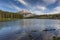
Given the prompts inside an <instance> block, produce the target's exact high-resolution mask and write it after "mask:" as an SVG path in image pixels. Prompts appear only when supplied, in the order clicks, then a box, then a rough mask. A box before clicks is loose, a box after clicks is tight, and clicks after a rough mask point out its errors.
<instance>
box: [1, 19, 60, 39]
mask: <svg viewBox="0 0 60 40" xmlns="http://www.w3.org/2000/svg"><path fill="white" fill-rule="evenodd" d="M53 29H54V30H53ZM46 30H47V31H46ZM34 31H35V32H34ZM30 34H31V35H32V36H31V35H30ZM53 36H56V37H60V20H51V19H50V20H49V19H19V20H12V21H6V22H0V40H32V39H33V40H52V38H53Z"/></svg>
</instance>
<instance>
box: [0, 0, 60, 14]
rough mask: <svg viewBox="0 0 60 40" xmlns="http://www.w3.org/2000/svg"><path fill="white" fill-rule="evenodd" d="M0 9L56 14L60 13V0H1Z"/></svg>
mask: <svg viewBox="0 0 60 40" xmlns="http://www.w3.org/2000/svg"><path fill="white" fill-rule="evenodd" d="M0 10H3V11H9V12H18V11H21V10H28V11H30V12H32V13H35V14H38V15H42V14H55V13H60V0H0Z"/></svg>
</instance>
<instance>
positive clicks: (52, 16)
mask: <svg viewBox="0 0 60 40" xmlns="http://www.w3.org/2000/svg"><path fill="white" fill-rule="evenodd" d="M27 18H29V19H30V18H36V19H60V14H59V13H58V14H50V15H35V16H33V17H27Z"/></svg>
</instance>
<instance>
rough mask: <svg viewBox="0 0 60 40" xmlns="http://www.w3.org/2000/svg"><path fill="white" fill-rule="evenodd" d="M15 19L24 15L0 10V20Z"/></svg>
mask: <svg viewBox="0 0 60 40" xmlns="http://www.w3.org/2000/svg"><path fill="white" fill-rule="evenodd" d="M14 19H23V15H21V14H18V13H13V12H5V11H1V10H0V21H8V20H14Z"/></svg>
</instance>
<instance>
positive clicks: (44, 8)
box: [37, 6, 47, 11]
mask: <svg viewBox="0 0 60 40" xmlns="http://www.w3.org/2000/svg"><path fill="white" fill-rule="evenodd" d="M37 8H38V9H40V10H42V11H44V10H46V9H47V8H46V7H44V6H37Z"/></svg>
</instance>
